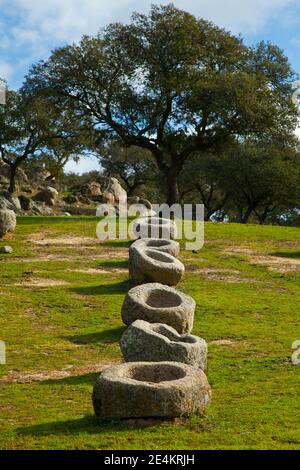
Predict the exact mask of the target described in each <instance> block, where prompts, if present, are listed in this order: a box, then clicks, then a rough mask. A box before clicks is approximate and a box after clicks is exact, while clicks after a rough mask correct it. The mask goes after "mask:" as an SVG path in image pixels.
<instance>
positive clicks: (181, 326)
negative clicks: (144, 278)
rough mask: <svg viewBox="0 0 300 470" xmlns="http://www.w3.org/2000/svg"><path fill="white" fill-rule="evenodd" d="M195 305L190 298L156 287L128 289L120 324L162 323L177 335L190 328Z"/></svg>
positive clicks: (161, 285)
mask: <svg viewBox="0 0 300 470" xmlns="http://www.w3.org/2000/svg"><path fill="white" fill-rule="evenodd" d="M195 308H196V302H195V301H194V299H192V297H190V296H188V295H186V294H183V293H182V292H179V291H177V290H176V289H174V288H172V287H168V286H165V285H163V284H159V283H151V284H143V285H141V286H136V287H134V288H133V289H131V290H130V291H129V292H128V293H127V295H126V297H125V300H124V303H123V306H122V320H123V322H124V323H125V325H131V323H133V322H134V321H136V320H144V321H147V322H149V323H165V324H166V325H169V326H171V327H172V328H174V329H175V330H176V331H177V332H178V333H180V334H184V333H190V332H191V331H192V328H193V322H194V312H195Z"/></svg>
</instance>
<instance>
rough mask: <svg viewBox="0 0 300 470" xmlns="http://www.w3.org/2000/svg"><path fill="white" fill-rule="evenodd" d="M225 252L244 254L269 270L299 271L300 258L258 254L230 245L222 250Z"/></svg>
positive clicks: (278, 271) (282, 271)
mask: <svg viewBox="0 0 300 470" xmlns="http://www.w3.org/2000/svg"><path fill="white" fill-rule="evenodd" d="M224 253H225V254H229V255H230V254H241V255H246V256H247V257H248V259H249V262H250V263H251V264H259V265H262V266H266V267H267V269H268V270H269V271H272V272H276V273H288V272H297V271H300V259H297V258H292V257H291V258H289V257H287V256H276V255H272V254H264V255H262V254H260V253H258V252H257V251H254V250H251V249H249V248H239V247H231V248H228V249H226V250H224Z"/></svg>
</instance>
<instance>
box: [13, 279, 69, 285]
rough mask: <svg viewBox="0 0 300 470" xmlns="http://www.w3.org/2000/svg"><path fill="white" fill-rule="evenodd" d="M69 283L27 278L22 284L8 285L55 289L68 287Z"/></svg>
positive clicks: (58, 280) (57, 280) (59, 280)
mask: <svg viewBox="0 0 300 470" xmlns="http://www.w3.org/2000/svg"><path fill="white" fill-rule="evenodd" d="M68 284H69V283H68V282H67V281H63V280H61V279H45V278H39V277H26V278H24V279H22V280H21V281H20V282H16V283H14V284H8V285H12V286H18V287H27V286H28V287H55V286H66V285H68Z"/></svg>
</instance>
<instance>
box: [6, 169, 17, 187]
mask: <svg viewBox="0 0 300 470" xmlns="http://www.w3.org/2000/svg"><path fill="white" fill-rule="evenodd" d="M16 173H17V167H16V166H15V165H11V167H10V176H9V187H8V191H9V192H10V193H11V194H13V193H14V192H15V190H16Z"/></svg>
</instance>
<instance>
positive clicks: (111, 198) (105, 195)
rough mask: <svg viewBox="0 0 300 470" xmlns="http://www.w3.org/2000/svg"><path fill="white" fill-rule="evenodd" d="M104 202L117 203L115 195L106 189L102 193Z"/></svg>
mask: <svg viewBox="0 0 300 470" xmlns="http://www.w3.org/2000/svg"><path fill="white" fill-rule="evenodd" d="M102 203H103V204H111V205H112V206H113V205H114V204H115V197H114V195H113V194H112V193H110V192H108V191H106V192H105V193H103V195H102Z"/></svg>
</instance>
